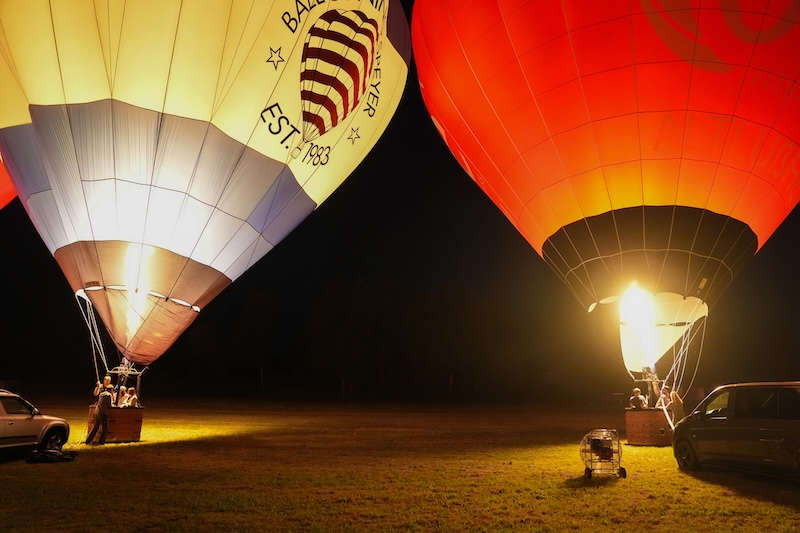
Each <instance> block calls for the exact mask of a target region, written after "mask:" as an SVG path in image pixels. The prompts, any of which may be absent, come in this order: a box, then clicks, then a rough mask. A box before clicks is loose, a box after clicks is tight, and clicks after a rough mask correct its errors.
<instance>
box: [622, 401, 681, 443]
mask: <svg viewBox="0 0 800 533" xmlns="http://www.w3.org/2000/svg"><path fill="white" fill-rule="evenodd" d="M625 435H626V436H627V440H628V444H630V445H633V446H670V445H672V429H671V428H670V427H669V423H668V422H667V419H666V417H665V416H664V411H662V410H661V409H626V410H625Z"/></svg>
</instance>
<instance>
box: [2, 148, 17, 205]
mask: <svg viewBox="0 0 800 533" xmlns="http://www.w3.org/2000/svg"><path fill="white" fill-rule="evenodd" d="M16 196H17V191H16V189H14V184H13V183H11V178H9V177H8V171H7V170H6V167H5V165H3V160H2V159H0V209H3V208H4V207H5V206H7V205H8V203H9V202H10V201H11V200H13V199H14V198H15V197H16Z"/></svg>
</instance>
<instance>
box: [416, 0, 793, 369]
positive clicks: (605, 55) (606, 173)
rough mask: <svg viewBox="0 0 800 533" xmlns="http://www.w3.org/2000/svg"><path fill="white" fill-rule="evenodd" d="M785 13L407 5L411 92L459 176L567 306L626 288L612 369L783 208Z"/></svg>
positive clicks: (667, 333) (789, 154) (681, 329)
mask: <svg viewBox="0 0 800 533" xmlns="http://www.w3.org/2000/svg"><path fill="white" fill-rule="evenodd" d="M798 21H800V2H798V1H797V0H791V1H790V0H786V1H782V2H743V1H739V0H717V1H710V2H709V1H703V2H702V9H701V2H700V1H699V0H673V1H670V2H669V3H665V2H661V1H657V0H633V1H630V0H624V1H622V0H613V1H604V2H597V1H595V0H558V1H556V0H532V1H524V2H523V1H519V0H476V1H474V2H455V1H446V0H445V1H443V0H418V2H417V3H416V4H415V6H414V16H413V23H412V42H413V47H414V52H415V55H416V61H417V68H418V72H419V81H420V86H421V89H422V95H423V97H424V100H425V103H426V105H427V107H428V110H429V111H430V114H431V117H432V119H433V121H434V123H435V125H436V126H437V128H438V130H439V132H440V133H441V135H442V137H443V138H444V140H445V142H446V143H447V145H448V147H449V148H450V150H451V151H452V152H453V154H454V155H455V157H456V158H457V160H458V161H459V163H460V164H461V165H462V166H463V167H464V169H465V170H466V171H467V173H468V174H469V175H470V176H471V177H472V178H473V179H474V180H475V181H476V182H477V183H478V184H479V185H480V187H481V188H482V189H483V190H484V192H485V193H486V194H487V195H488V196H489V197H490V198H491V199H492V201H494V203H495V204H497V206H498V207H499V208H500V209H501V210H502V211H503V213H505V215H506V216H507V217H508V219H509V220H510V221H511V222H512V223H513V224H514V226H515V227H516V228H517V229H518V230H519V231H520V233H522V235H524V236H525V238H526V239H527V240H528V242H530V244H531V245H532V246H533V247H534V248H535V249H536V251H537V252H539V253H540V254H541V256H542V257H543V258H544V259H545V261H546V262H547V263H548V264H549V265H550V266H551V267H552V268H553V269H554V270H555V272H556V274H557V275H558V276H559V277H560V278H561V279H563V281H564V282H565V283H566V284H567V286H568V287H569V288H570V289H571V290H572V292H573V293H574V294H575V296H576V297H577V299H578V300H579V301H580V303H581V304H582V305H583V307H584V308H585V309H587V310H589V311H591V310H592V309H593V308H594V307H595V305H597V304H598V303H606V302H611V301H617V300H618V299H619V300H620V301H622V300H623V298H622V294H623V292H624V291H625V289H626V288H628V287H631V285H632V283H634V282H635V283H636V286H635V287H632V290H633V292H629V293H628V296H629V297H626V298H625V299H624V300H625V301H624V302H623V305H621V307H622V309H621V315H622V317H621V324H620V329H621V334H622V337H623V339H622V344H623V351H624V352H626V353H624V355H625V356H626V363H627V365H628V368H629V369H633V370H640V369H641V368H642V366H638V365H642V364H644V363H648V364H650V363H652V362H653V361H654V360H655V359H657V358H658V357H660V355H661V354H663V351H662V350H663V349H666V348H669V347H670V346H672V345H673V344H674V343H675V341H676V340H677V339H679V338H680V337H681V335H685V334H686V332H687V331H688V330H689V329H691V325H692V324H693V323H694V322H695V321H697V320H699V319H700V318H703V317H705V316H706V314H707V310H708V306H709V305H712V304H713V303H714V302H715V301H717V299H718V298H719V296H720V295H721V293H722V292H723V290H724V289H725V287H727V286H728V285H729V284H730V282H731V280H732V279H733V277H734V276H735V274H736V272H737V271H738V270H739V269H740V268H741V265H742V264H743V262H744V261H745V260H746V259H747V258H749V257H751V256H753V255H754V254H755V253H756V251H757V250H758V249H759V248H760V247H761V246H762V245H763V244H764V242H765V241H766V240H767V239H768V238H769V236H770V235H771V234H772V233H773V231H774V230H775V228H776V227H777V226H778V225H779V224H780V223H781V222H782V221H783V219H784V218H785V217H786V216H787V214H788V213H789V212H790V211H791V210H792V209H793V208H794V206H795V205H796V204H797V202H798V198H800V149H799V147H798V143H800V84H798V83H796V82H795V80H796V79H797V76H798V73H800V26H798ZM652 295H655V296H652ZM637 302H638V303H637ZM642 309H644V311H645V312H642ZM626 317H629V318H628V320H626ZM704 323H705V321H704ZM632 330H636V331H638V332H641V331H647V332H649V333H647V334H646V335H643V336H640V335H638V334H637V335H630V333H631V331H632ZM626 331H627V333H626ZM639 337H643V338H639ZM637 339H638V340H637ZM626 345H627V348H626ZM665 346H666V348H665ZM628 356H630V357H628ZM637 366H638V368H637Z"/></svg>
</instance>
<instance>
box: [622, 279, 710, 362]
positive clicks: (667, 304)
mask: <svg viewBox="0 0 800 533" xmlns="http://www.w3.org/2000/svg"><path fill="white" fill-rule="evenodd" d="M614 301H615V302H617V303H618V311H619V331H620V345H621V348H622V358H623V360H624V363H625V367H626V368H627V369H628V370H629V371H640V370H641V369H642V368H655V365H656V363H657V362H658V361H659V360H660V359H661V358H662V357H663V356H664V354H665V353H667V351H669V350H670V349H672V348H673V347H674V346H675V345H676V343H677V342H679V341H681V339H684V341H685V337H686V335H687V334H689V333H690V332H691V330H692V327H693V326H694V325H695V323H696V322H697V321H699V320H700V319H702V318H705V317H707V316H708V305H707V304H706V303H705V302H704V301H703V300H701V299H700V298H698V297H696V296H684V295H682V294H677V293H674V292H658V293H655V294H653V293H651V292H650V291H648V290H646V289H644V288H643V287H641V286H640V285H639V284H638V283H637V282H635V281H634V282H632V283H631V284H630V285H629V286H628V287H627V288H626V289H625V290H624V291H623V292H622V293H621V294H620V295H618V296H616V297H614Z"/></svg>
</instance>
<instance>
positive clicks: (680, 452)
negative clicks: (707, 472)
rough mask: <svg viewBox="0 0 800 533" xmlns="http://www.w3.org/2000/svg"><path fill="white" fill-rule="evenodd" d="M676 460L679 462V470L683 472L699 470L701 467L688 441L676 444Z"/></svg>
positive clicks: (682, 440)
mask: <svg viewBox="0 0 800 533" xmlns="http://www.w3.org/2000/svg"><path fill="white" fill-rule="evenodd" d="M675 460H676V461H678V468H680V469H681V470H697V468H698V466H699V464H698V462H697V455H695V453H694V448H692V445H691V444H690V443H689V441H688V440H686V439H681V440H679V441H678V442H676V443H675Z"/></svg>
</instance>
